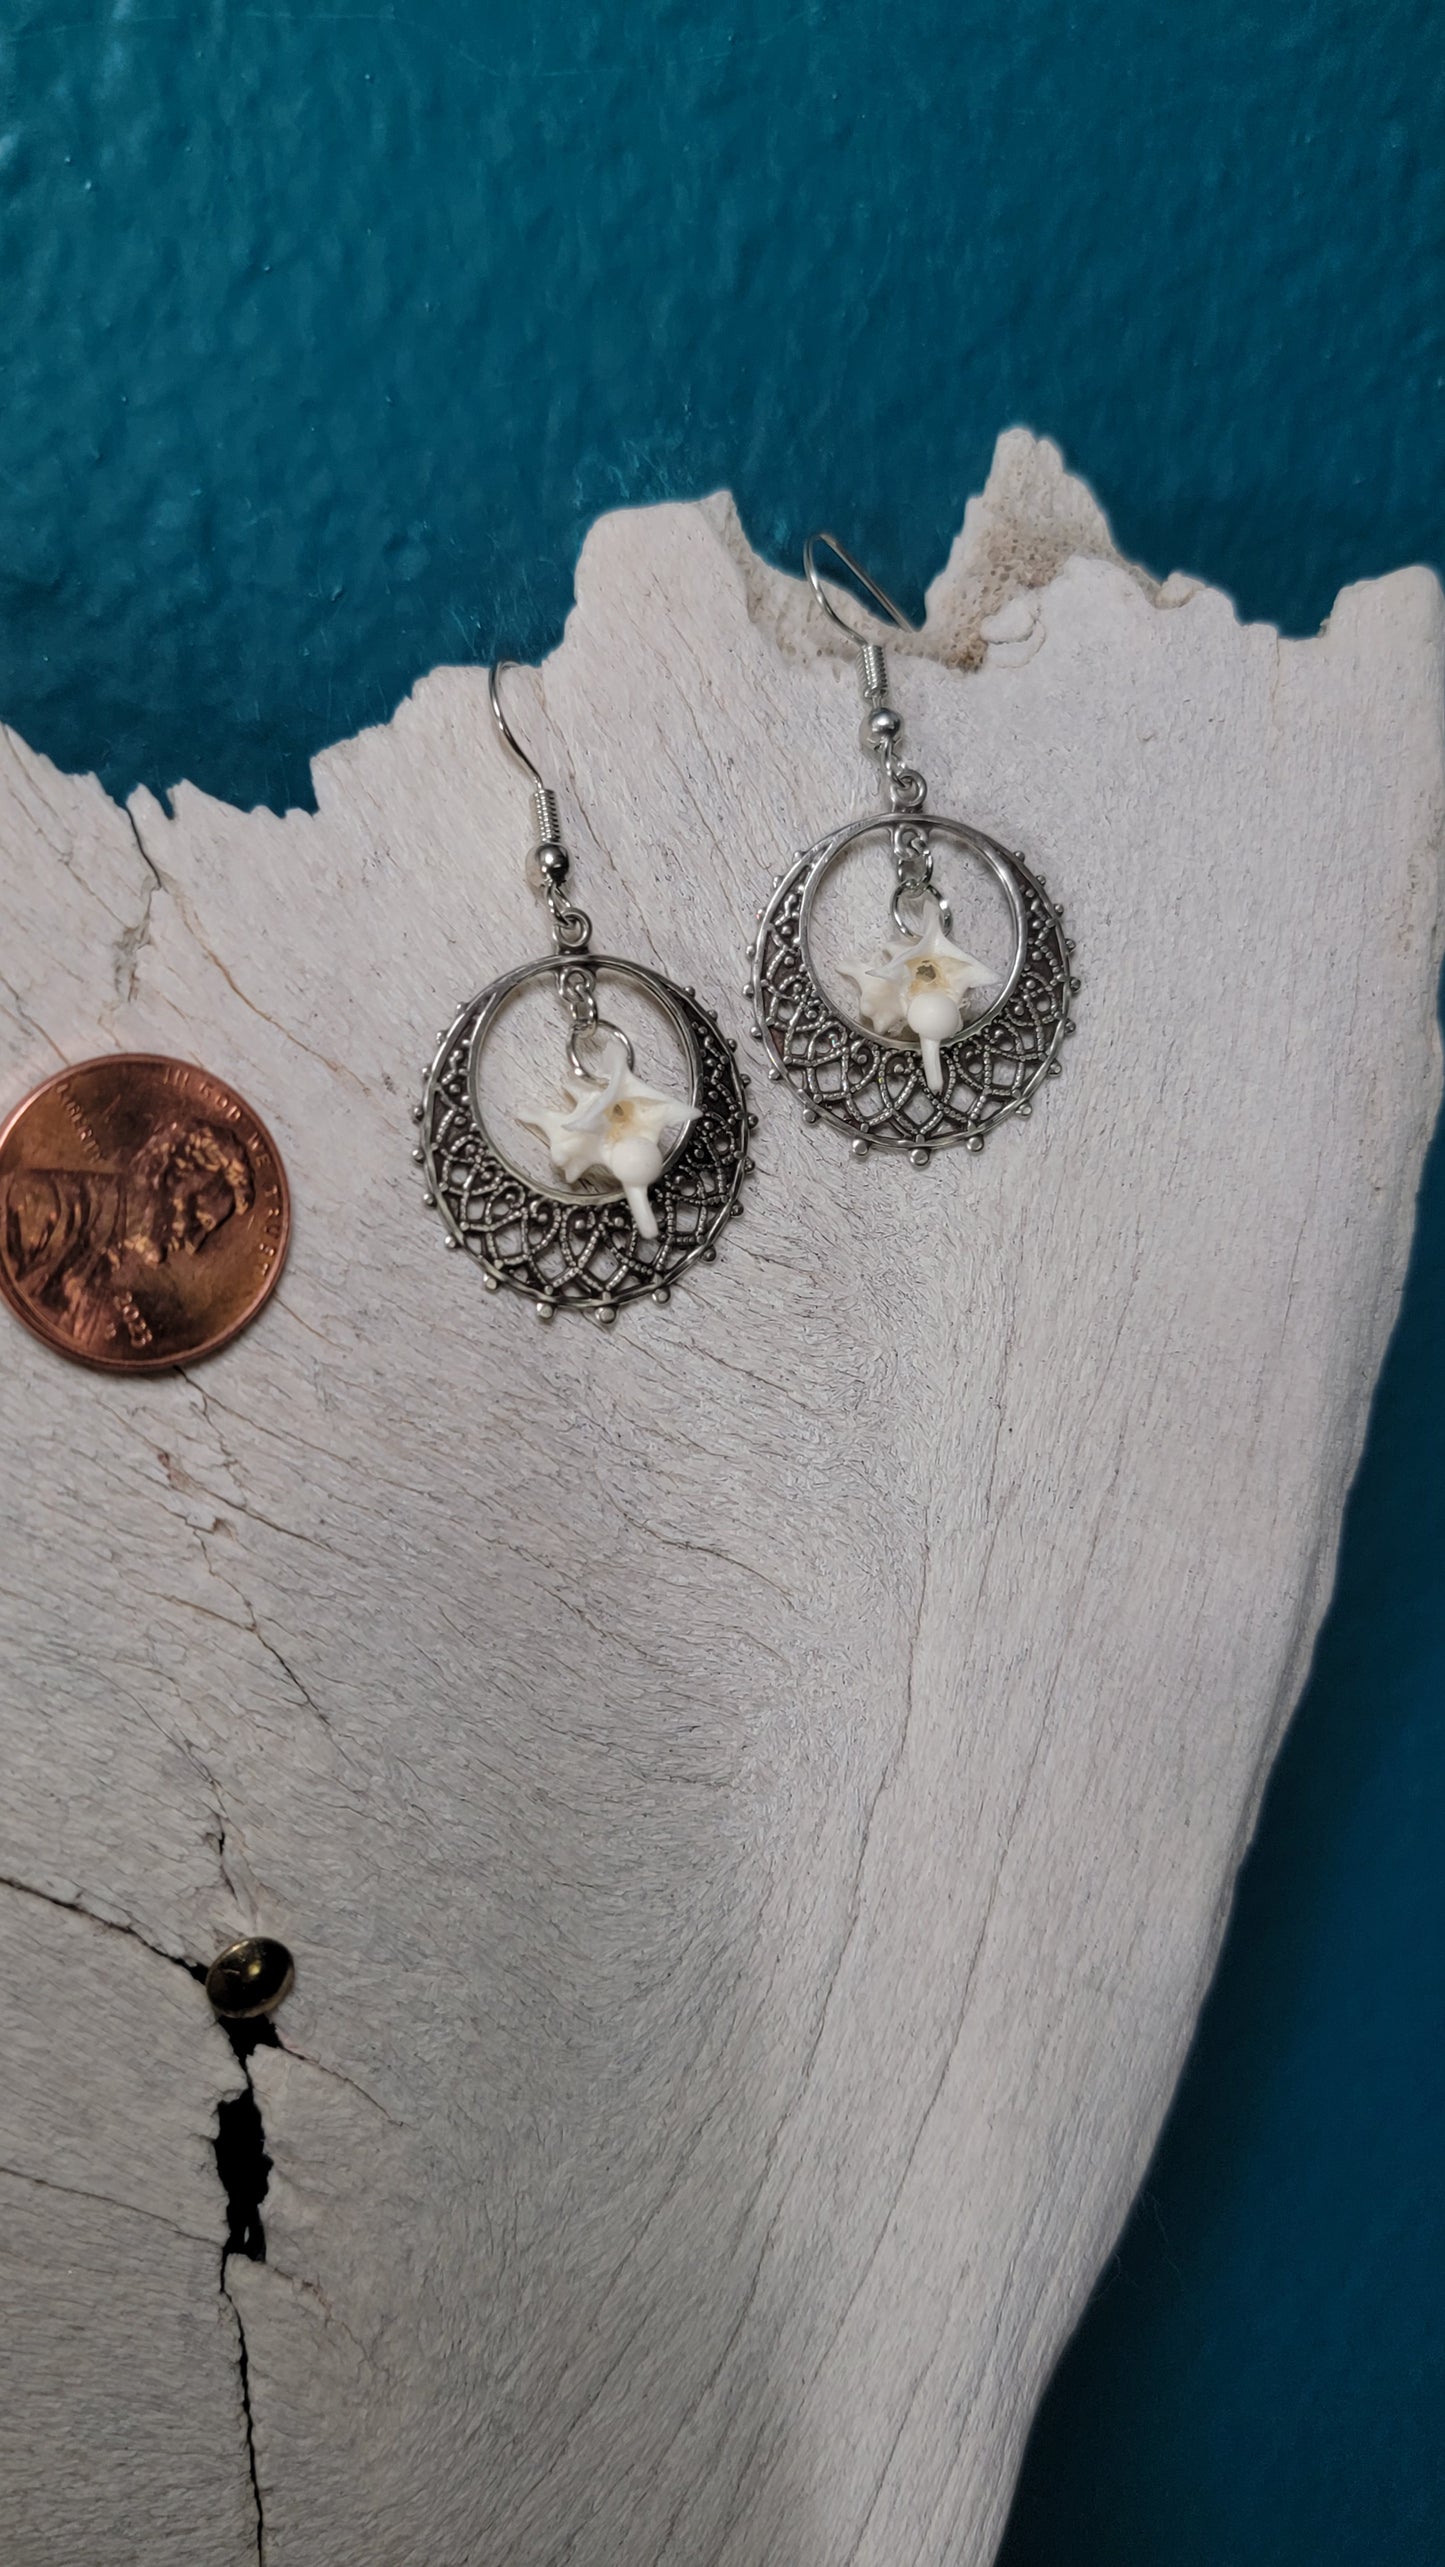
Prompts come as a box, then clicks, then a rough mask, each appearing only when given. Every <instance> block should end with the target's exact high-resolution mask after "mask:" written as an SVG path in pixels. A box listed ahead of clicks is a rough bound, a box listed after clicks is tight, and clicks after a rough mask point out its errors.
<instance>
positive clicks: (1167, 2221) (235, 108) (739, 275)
mask: <svg viewBox="0 0 1445 2567" xmlns="http://www.w3.org/2000/svg"><path fill="white" fill-rule="evenodd" d="M1442 108H1445V39H1442V32H1441V25H1440V19H1439V13H1438V11H1436V10H1435V9H1433V8H1428V7H1425V6H1423V5H1411V0H1375V4H1374V5H1372V6H1370V5H1364V0H1350V5H1344V0H1334V5H1305V4H1304V0H1271V5H1268V6H1262V5H1258V0H1215V5H1213V6H1207V5H1203V4H1202V0H1200V5H1195V0H1183V4H1181V5H1175V6H1174V7H1172V8H1167V9H1160V8H1155V7H1148V6H1145V5H1142V0H1097V5H1094V6H1083V5H1075V6H1071V5H1067V0H1017V5H1014V6H1012V7H1003V6H995V7H992V8H984V7H980V6H978V5H977V0H918V5H913V6H908V5H895V6H894V7H892V8H891V9H884V8H880V7H878V6H876V5H874V6H869V7H865V6H862V5H859V0H796V5H794V0H772V5H764V0H735V5H733V6H731V7H727V6H724V5H721V4H720V0H635V5H616V0H614V5H613V6H612V7H611V8H603V7H601V6H600V5H598V0H570V5H568V0H530V5H527V6H525V7H524V6H521V5H515V0H500V5H496V6H491V7H486V6H481V5H477V0H471V5H460V0H411V5H396V6H383V7H381V8H379V9H365V8H356V9H348V8H345V7H328V8H320V7H315V6H310V5H307V0H299V5H296V6H293V7H291V8H289V9H285V10H282V9H273V8H268V7H264V6H254V7H246V8H240V7H236V6H222V5H220V0H209V4H208V0H198V5H191V6H187V7H183V8H181V9H173V10H170V11H167V10H165V9H164V8H163V7H162V6H161V5H159V0H135V5H119V6H115V7H112V8H110V9H109V10H100V11H96V10H94V9H91V10H87V9H86V7H85V6H84V0H53V5H33V6H23V5H17V4H16V0H0V191H3V205H4V215H3V220H4V224H5V240H4V265H3V278H4V289H3V294H0V333H3V338H4V343H5V366H6V371H5V394H4V403H3V414H0V715H3V717H4V718H5V719H6V720H8V721H10V722H11V723H13V724H14V725H15V726H16V727H17V728H18V729H19V730H20V731H21V732H22V733H23V734H24V735H25V736H26V737H27V738H29V739H30V740H31V741H33V742H34V743H35V744H36V745H37V746H39V747H41V748H43V749H46V750H48V751H49V752H50V754H51V755H52V756H53V757H55V758H57V759H58V760H59V761H60V762H61V763H62V764H63V765H66V766H72V767H92V766H93V767H96V768H98V769H99V771H100V772H101V774H102V775H103V776H104V778H105V780H106V781H107V783H109V784H110V785H111V786H112V787H113V788H115V789H117V790H123V789H124V788H126V787H128V786H129V785H131V784H132V783H134V782H135V781H136V780H137V779H142V778H143V779H145V780H147V781H149V782H150V783H152V784H154V785H157V786H164V785H166V784H167V783H169V782H171V781H172V780H174V779H176V778H178V777H181V776H189V777H192V778H194V779H196V780H197V781H198V782H200V783H202V784H204V785H207V786H209V787H210V788H211V789H212V790H213V791H215V792H219V793H223V794H225V795H227V796H229V797H230V798H232V799H234V800H238V801H241V802H249V801H252V800H256V799H266V800H269V801H272V802H275V803H277V804H282V803H284V802H286V801H287V800H304V799H306V798H307V796H308V792H309V785H308V776H307V760H308V758H309V756H310V754H311V753H312V752H313V751H314V750H315V749H317V748H319V747H321V746H322V745H323V744H324V743H325V742H327V741H328V740H332V739H335V738H337V737H339V736H342V735H344V734H346V733H348V732H350V731H352V730H354V729H355V728H356V727H357V726H358V725H359V724H360V723H363V722H366V721H371V720H374V719H376V718H378V717H380V716H384V715H385V714H387V713H388V712H389V711H390V710H391V708H392V706H393V705H394V704H395V702H396V701H397V699H398V697H399V696H400V695H401V694H403V693H404V692H405V691H406V689H407V688H408V687H409V686H410V685H411V683H412V682H413V680H414V679H415V678H416V677H417V676H418V675H419V674H420V673H421V672H422V671H423V670H424V669H426V668H428V667H430V666H431V665H432V664H433V663H434V662H436V661H438V660H442V659H458V658H471V657H486V656H488V655H489V654H490V653H491V652H492V651H493V650H494V649H499V648H505V649H507V650H511V651H515V652H519V653H522V654H527V655H531V654H535V653H537V652H540V651H541V650H542V649H544V648H545V647H546V646H547V645H548V644H549V643H550V642H552V641H554V640H555V638H556V636H557V633H558V631H559V629H560V626H561V622H562V618H563V615H564V613H565V610H566V606H567V603H568V598H569V595H570V583H571V575H572V565H573V562H574V559H575V556H576V551H577V547H578V544H579V542H580V539H581V536H582V534H583V532H584V531H585V528H586V526H587V524H588V523H589V521H590V520H591V518H592V517H593V516H594V515H595V514H596V513H597V512H598V511H599V510H600V509H603V508H606V507H610V506H613V505H615V504H616V503H618V502H619V501H626V500H639V499H652V498H658V497H672V496H678V495H683V494H688V493H693V492H697V491H700V490H704V489H708V488H711V487H713V486H715V485H717V484H719V483H727V484H730V485H731V487H732V488H733V489H734V490H735V491H736V492H737V494H738V497H739V500H740V503H741V506H742V510H743V514H744V518H745V520H746V522H747V525H748V528H749V531H750V532H751V534H752V535H753V537H754V539H755V540H756V541H758V542H759V543H760V544H761V545H762V546H763V547H764V548H765V549H766V550H768V551H769V552H771V553H772V554H773V555H774V556H775V557H776V558H778V559H780V560H783V561H786V562H788V563H789V564H792V563H794V562H795V560H796V555H797V548H798V545H799V543H800V541H801V538H802V536H803V534H804V532H805V531H806V530H807V529H808V528H809V527H810V526H813V525H816V524H818V523H819V522H832V523H834V524H836V525H838V526H839V527H840V529H843V530H845V531H846V532H847V534H848V535H849V536H850V537H851V538H852V539H853V540H854V542H855V543H856V544H857V545H858V546H859V547H860V549H861V550H862V551H863V552H864V554H865V555H866V557H867V558H868V559H869V561H870V562H871V563H872V564H874V565H875V566H876V568H877V570H878V572H879V575H880V576H882V577H884V578H885V579H886V580H887V581H888V582H889V584H890V585H892V586H893V587H894V588H896V589H898V590H899V591H901V592H902V594H903V595H904V597H905V598H908V599H911V600H913V601H915V602H916V601H917V599H918V597H919V595H920V592H921V589H922V587H923V584H924V582H925V581H926V580H927V578H928V577H929V576H930V574H931V573H932V572H933V571H934V570H935V569H936V568H937V566H938V564H939V562H940V560H941V558H942V556H943V553H944V551H945V549H946V546H947V543H948V540H949V537H950V536H951V534H952V532H953V530H954V528H955V527H956V525H957V523H958V519H959V516H960V512H961V509H962V505H963V502H964V499H965V498H966V496H967V494H968V493H969V491H970V490H972V489H974V488H976V487H977V486H978V484H979V482H980V481H981V479H982V476H983V474H984V471H985V469H986V466H987V462H988V457H989V453H990V450H991V447H992V443H993V438H994V435H995V433H996V431H997V430H998V428H999V427H1001V426H1003V425H1005V424H1007V423H1008V422H1010V421H1012V420H1016V419H1022V420H1025V421H1027V422H1028V423H1029V424H1030V425H1032V426H1034V427H1036V428H1039V429H1043V430H1047V431H1048V432H1050V433H1051V434H1053V435H1055V436H1056V437H1058V438H1059V439H1060V441H1061V442H1062V444H1063V446H1064V448H1065V450H1066V452H1067V454H1068V456H1069V458H1070V460H1071V461H1072V462H1073V463H1075V464H1076V465H1077V466H1078V467H1079V468H1080V469H1081V470H1082V471H1084V472H1085V473H1086V474H1087V475H1088V477H1089V478H1090V480H1091V481H1092V482H1093V484H1094V486H1095V487H1096V489H1097V490H1098V491H1099V492H1100V493H1101V495H1102V496H1103V498H1104V499H1105V501H1106V503H1107V504H1108V506H1109V508H1110V510H1111V512H1112V515H1113V518H1114V523H1115V526H1116V529H1117V531H1118V534H1119V536H1120V538H1121V540H1122V542H1123V543H1124V545H1125V546H1126V547H1127V548H1128V549H1129V550H1130V551H1131V552H1133V553H1135V554H1137V555H1138V556H1139V557H1141V558H1142V559H1144V560H1145V561H1147V562H1148V563H1149V564H1150V565H1151V566H1152V567H1153V568H1155V569H1156V570H1160V571H1164V570H1168V569H1170V568H1171V567H1174V566H1176V565H1177V566H1184V567H1187V568H1189V569H1191V570H1194V571H1198V572H1202V573H1203V574H1204V575H1205V576H1206V577H1207V578H1209V579H1211V580H1213V581H1217V582H1220V583H1222V584H1223V585H1224V586H1225V587H1227V588H1229V589H1231V590H1232V591H1233V592H1234V594H1235V595H1236V596H1237V597H1238V599H1239V601H1240V604H1241V607H1242V609H1243V611H1244V612H1245V613H1247V614H1249V615H1261V616H1268V617H1270V618H1271V619H1273V620H1275V621H1277V622H1279V623H1282V624H1283V625H1284V626H1285V627H1286V629H1288V630H1290V631H1296V632H1298V631H1307V630H1310V629H1312V628H1313V627H1314V626H1315V625H1316V624H1317V623H1318V621H1319V619H1320V618H1321V616H1322V615H1324V614H1325V613H1326V612H1327V610H1328V607H1329V604H1330V601H1331V599H1332V597H1333V595H1334V593H1335V590H1336V588H1337V587H1338V586H1339V584H1340V583H1341V582H1342V581H1344V580H1347V579H1352V578H1356V577H1359V576H1362V575H1365V574H1368V573H1371V572H1376V571H1381V570H1386V569H1389V568H1390V567H1392V566H1393V565H1394V564H1396V563H1398V562H1401V561H1406V560H1410V559H1413V558H1417V557H1420V556H1424V557H1425V558H1428V559H1433V560H1436V561H1437V562H1438V561H1439V560H1440V559H1441V558H1442V555H1445V526H1442V521H1445V496H1442V494H1445V469H1442V468H1445V404H1442V384H1445V153H1442V135H1445V119H1442ZM1442 1285H1445V1169H1442V1168H1440V1167H1438V1166H1437V1168H1436V1169H1435V1170H1434V1171H1433V1173H1432V1176H1431V1179H1430V1185H1429V1189H1428V1192H1427V1203H1426V1219H1425V1225H1424V1237H1423V1241H1422V1246H1421V1250H1420V1253H1419V1255H1418V1257H1417V1261H1416V1268H1415V1273H1414V1278H1413V1282H1412V1286H1411V1295H1410V1301H1409V1305H1408V1309H1407V1316H1406V1321H1405V1324H1404V1326H1403V1328H1402V1331H1401V1334H1400V1337H1399V1340H1398V1342H1397V1344H1396V1348H1395V1351H1394V1355H1393V1357H1392V1363H1391V1371H1390V1375H1389V1379H1388V1382H1387V1385H1386V1388H1385V1390H1384V1392H1383V1393H1382V1398H1381V1404H1380V1413H1379V1417H1378V1420H1377V1424H1376V1429H1375V1433H1374V1438H1373V1442H1372V1447H1371V1452H1370V1456H1369V1459H1368V1463H1367V1466H1366V1470H1365V1473H1364V1476H1363V1479H1362V1481H1361V1484H1360V1487H1359V1490H1358V1492H1357V1496H1356V1499H1355V1504H1354V1509H1353V1513H1352V1517H1351V1523H1350V1530H1349V1537H1348V1541H1347V1545H1346V1554H1345V1563H1344V1569H1343V1574H1342V1583H1341V1593H1340V1598H1339V1601H1338V1604H1337V1607H1336V1610H1335V1614H1334V1617H1333V1619H1332V1622H1331V1624H1330V1627H1329V1631H1328V1634H1327V1637H1326V1639H1325V1641H1324V1643H1323V1645H1322V1649H1321V1653H1320V1660H1319V1666H1318V1669H1317V1672H1316V1675H1315V1679H1314V1682H1313V1684H1312V1687H1311V1691H1310V1694H1309V1697H1308V1700H1307V1703H1306V1706H1305V1708H1304V1710H1303V1712H1302V1714H1301V1716H1300V1719H1299V1722H1298V1724H1297V1727H1296V1730H1295V1732H1294V1735H1293V1737H1292V1739H1291V1741H1290V1744H1289V1746H1288V1748H1287V1750H1286V1755H1285V1759H1284V1764H1283V1767H1282V1770H1281V1773H1280V1776H1279V1780H1278V1783H1277V1785H1276V1787H1275V1789H1274V1791H1273V1793H1272V1795H1271V1798H1270V1801H1269V1805H1268V1808H1267V1812H1266V1816H1265V1821H1264V1826H1263V1829H1262V1832H1261V1836H1260V1840H1259V1844H1258V1847H1257V1850H1256V1852H1255V1855H1254V1856H1253V1858H1252V1861H1251V1865H1250V1868H1249V1871H1248V1874H1247V1877H1246V1881H1245V1885H1244V1889H1243V1892H1242V1895H1241V1899H1240V1904H1239V1914H1238V1918H1237V1921H1236V1924H1235V1927H1234V1930H1233V1933H1232V1936H1231V1940H1230V1943H1229V1947H1228V1950H1227V1953H1226V1957H1225V1962H1224V1966H1223V1970H1222V1972H1221V1976H1220V1980H1219V1984H1218V1987H1217V1989H1216V1992H1215V1995H1214V1997H1213V1999H1212V2001H1211V2005H1210V2008H1209V2012H1208V2016H1207V2019H1206V2023H1205V2026H1204V2029H1203V2032H1202V2034H1201V2038H1200V2042H1199V2045H1198V2049H1197V2053H1196V2057H1195V2061H1194V2065H1193V2068H1192V2070H1191V2073H1190V2077H1189V2079H1188V2081H1187V2084H1186V2087H1185V2091H1184V2094H1183V2096H1182V2098H1181V2101H1180V2104H1179V2107H1178V2109H1177V2111H1176V2113H1175V2115H1174V2118H1173V2122H1172V2125H1171V2128H1170V2131H1169V2133H1168V2135H1167V2137H1166V2140H1165V2143H1164V2145H1163V2148H1162V2150H1161V2153H1160V2156H1159V2160H1158V2163H1157V2166H1156V2168H1155V2171H1154V2175H1153V2178H1152V2180H1151V2185H1150V2189H1149V2192H1148V2195H1147V2196H1146V2199H1145V2202H1144V2204H1143V2206H1142V2207H1141V2209H1140V2211H1139V2213H1138V2215H1137V2216H1136V2218H1135V2220H1134V2222H1133V2224H1132V2226H1131V2228H1130V2231H1129V2233H1128V2236H1127V2238H1126V2240H1125V2241H1124V2244H1123V2246H1122V2248H1121V2252H1120V2255H1119V2257H1118V2259H1117V2263H1116V2266H1115V2268H1114V2271H1113V2273H1112V2275H1111V2276H1110V2278H1109V2279H1108V2281H1107V2282H1106V2285H1105V2286H1104V2288H1103V2290H1102V2291H1101V2293H1100V2295H1099V2298H1098V2301H1097V2303H1096V2305H1095V2308H1094V2310H1093V2312H1092V2313H1091V2315H1090V2316H1089V2318H1088V2319H1087V2321H1086V2323H1085V2325H1084V2328H1083V2330H1082V2332H1081V2335H1080V2337H1079V2338H1078V2341H1077V2343H1076V2345H1075V2348H1074V2350H1073V2351H1072V2352H1071V2354H1070V2356H1069V2358H1068V2360H1067V2362H1066V2364H1065V2366H1064V2369H1063V2372H1062V2373H1061V2376H1060V2378H1059V2381H1058V2383H1057V2385H1056V2388H1055V2390H1054V2393H1053V2395H1052V2397H1051V2400H1050V2403H1049V2406H1048V2409H1047V2411H1046V2413H1045V2416H1044V2418H1043V2420H1042V2422H1041V2424H1040V2427H1039V2431H1038V2434H1037V2436H1036V2438H1035V2444H1034V2448H1033V2452H1032V2455H1031V2459H1030V2463H1029V2467H1028V2469H1027V2471H1026V2476H1025V2483H1024V2489H1023V2492H1022V2494H1021V2497H1020V2501H1019V2506H1018V2510H1017V2514H1016V2518H1015V2523H1014V2528H1013V2531H1012V2533H1011V2536H1010V2543H1009V2548H1008V2552H1007V2556H1008V2562H1009V2567H1205V2562H1208V2567H1255V2562H1259V2567H1264V2562H1269V2567H1294V2562H1296V2561H1298V2562H1299V2567H1305V2562H1308V2567H1439V2562H1440V2561H1441V2560H1442V2559H1445V2475H1442V2461H1441V2457H1440V2439H1441V2438H1440V2433H1439V2421H1440V2417H1441V2414H1442V2412H1445V2342H1442V2322H1441V2317H1440V2311H1441V2309H1442V2306H1445V2214H1442V2208H1441V2186H1440V2183H1439V2181H1438V2175H1437V2167H1438V2161H1439V2153H1440V2147H1439V2133H1440V2127H1441V2118H1442V2115H1441V2106H1442V2103H1445V2094H1442V2067H1441V2060H1442V2048H1441V2041H1440V2034H1441V2015H1442V1999H1445V1968H1442V1946H1445V1932H1442V1926H1445V1916H1442V1898H1441V1892H1440V1888H1439V1869H1440V1865H1439V1854H1438V1848H1439V1845H1440V1843H1441V1839H1442V1828H1441V1820H1442V1815H1445V1747H1442V1738H1441V1726H1440V1719H1439V1706H1440V1700H1441V1691H1442V1675H1445V1593H1442V1586H1445V1570H1442V1565H1441V1564H1442V1542H1441V1533H1442V1523H1441V1501H1440V1485H1439V1474H1438V1470H1437V1467H1436V1455H1437V1453H1438V1451H1439V1450H1440V1444H1441V1432H1440V1430H1441V1427H1442V1425H1445V1364H1442V1359H1441V1356H1440V1352H1439V1337H1440V1334H1441V1332H1440V1330H1439V1328H1438V1326H1437V1325H1436V1319H1437V1314H1438V1313H1439V1310H1440V1304H1441V1292H1442Z"/></svg>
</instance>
